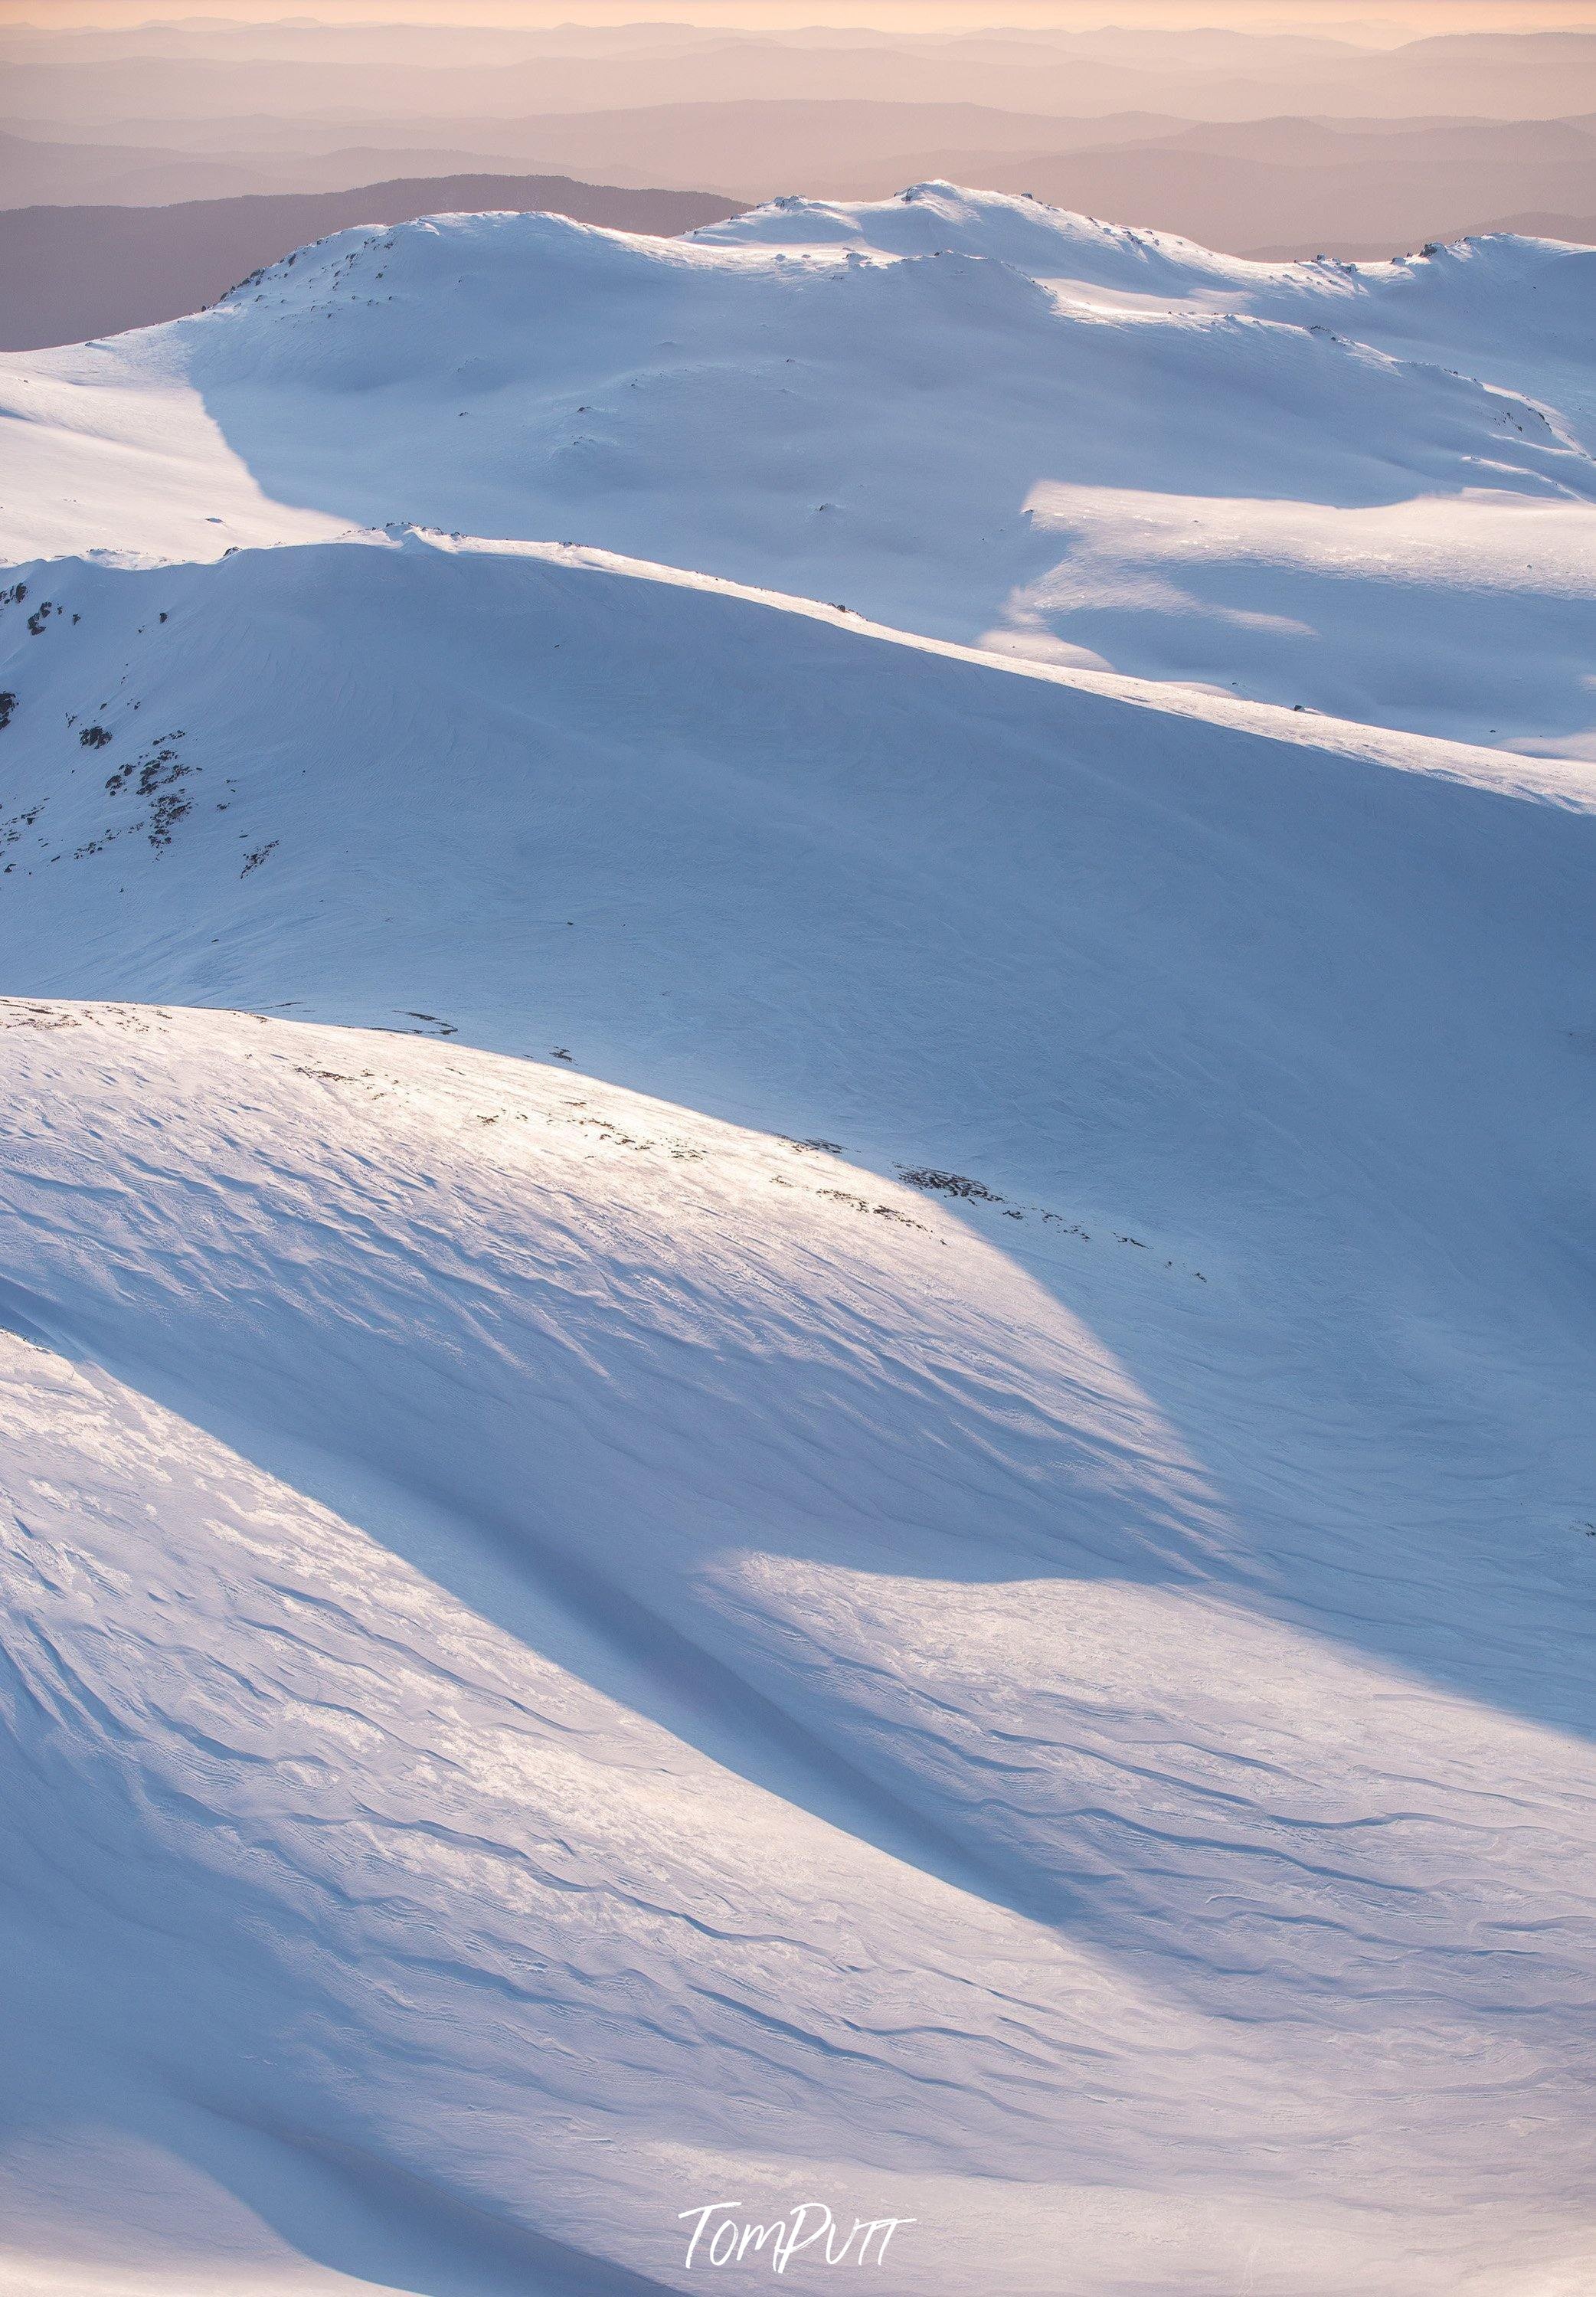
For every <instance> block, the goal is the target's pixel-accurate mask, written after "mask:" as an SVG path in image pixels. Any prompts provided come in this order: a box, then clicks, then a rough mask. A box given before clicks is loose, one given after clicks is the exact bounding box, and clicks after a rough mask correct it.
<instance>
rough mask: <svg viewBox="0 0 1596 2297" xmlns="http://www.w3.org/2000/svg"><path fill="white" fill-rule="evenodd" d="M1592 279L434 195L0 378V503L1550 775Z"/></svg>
mask: <svg viewBox="0 0 1596 2297" xmlns="http://www.w3.org/2000/svg"><path fill="white" fill-rule="evenodd" d="M789 241H790V242H791V243H790V244H789V243H787V242H789ZM1592 260H1593V259H1592V258H1590V257H1589V256H1587V255H1582V254H1581V253H1579V252H1578V251H1570V250H1567V249H1559V248H1557V247H1554V246H1551V245H1549V244H1546V243H1534V242H1516V243H1510V244H1507V243H1504V244H1503V245H1501V246H1493V245H1486V244H1481V245H1479V246H1477V247H1473V248H1464V249H1461V250H1449V251H1441V252H1440V253H1438V254H1437V255H1436V256H1435V257H1433V258H1431V257H1427V258H1424V259H1418V260H1415V261H1413V262H1411V263H1408V264H1405V265H1384V266H1370V267H1362V268H1357V267H1352V268H1349V267H1344V266H1313V265H1306V266H1304V265H1292V266H1257V265H1246V264H1238V263H1236V262H1234V261H1233V260H1231V259H1226V258H1218V257H1209V256H1206V255H1205V253H1204V251H1201V250H1197V249H1192V248H1189V247H1188V246H1187V245H1186V244H1185V243H1181V242H1178V241H1172V240H1166V239H1162V238H1160V237H1158V236H1157V235H1146V234H1133V233H1125V232H1121V231H1115V230H1113V229H1111V228H1110V227H1108V226H1098V225H1093V224H1090V223H1088V222H1087V221H1085V219H1083V218H1070V217H1059V216H1056V215H1054V214H1053V213H1052V212H1051V211H1050V210H1046V209H1043V208H1041V207H1039V206H1037V205H1036V204H1035V203H1033V202H1024V201H1018V200H1013V199H1008V198H1003V197H1000V196H999V195H996V194H984V193H954V192H952V191H951V190H950V189H949V188H947V187H936V186H932V187H926V190H925V192H924V193H923V194H921V195H917V196H915V197H912V198H907V199H906V200H904V201H900V202H884V203H879V204H877V205H876V206H864V207H860V208H856V209H850V210H839V209H835V208H831V207H819V208H816V207H804V206H797V207H794V206H790V205H789V206H784V207H780V208H777V209H773V210H760V211H758V212H756V213H755V214H754V215H753V216H752V217H749V218H740V219H739V220H738V222H737V224H736V226H732V227H728V231H727V232H725V233H721V232H720V231H718V230H716V231H712V232H711V233H708V234H705V235H700V236H699V237H698V238H696V239H694V240H691V241H684V242H679V243H662V242H658V241H642V240H633V239H628V238H626V237H625V236H623V235H617V234H613V233H605V232H601V231H596V230H594V229H591V228H589V227H587V226H580V225H572V224H569V223H566V222H564V221H563V220H561V219H559V218H549V217H537V216H488V217H452V218H448V217H446V218H432V219H431V220H428V221H424V222H422V223H418V224H413V225H406V226H399V227H398V228H396V229H394V230H391V231H388V232H382V233H378V232H359V231H356V232H348V233H343V234H340V235H337V236H336V237H335V238H333V239H332V240H329V241H326V242H324V243H320V244H319V245H317V246H316V247H314V248H310V249H307V250H304V251H301V252H300V254H299V255H298V256H296V257H293V258H291V259H288V260H287V261H286V262H285V263H284V264H282V265H279V266H277V267H276V268H274V269H273V270H272V271H270V272H268V273H267V274H265V275H263V276H261V277H260V278H259V279H258V280H256V281H253V282H251V283H249V284H247V285H246V286H245V287H244V288H243V289H242V290H241V291H240V292H239V293H238V294H237V295H235V296H234V298H232V299H230V300H229V301H227V302H226V303H224V304H223V305H222V306H220V307H219V308H218V309H217V310H215V311H212V312H209V313H206V314H203V315H202V316H201V317H197V318H195V319H193V320H185V321H181V322H177V323H176V324H175V325H172V326H169V327H163V328H157V329H152V330H149V331H146V332H145V333H143V334H139V335H134V336H128V337H125V338H121V339H119V341H117V342H112V343H108V344H100V345H90V346H86V347H84V348H81V349H78V350H72V351H63V352H59V353H50V354H45V355H38V354H29V355H26V356H21V355H19V356H16V357H12V358H10V359H8V360H5V361H4V362H0V406H3V407H4V408H5V409H6V410H7V411H8V412H9V413H10V414H11V416H12V417H13V420H12V422H10V423H9V424H4V427H3V428H0V506H4V515H5V531H6V533H7V535H8V537H9V538H10V543H11V548H12V554H13V556H15V558H16V560H17V561H18V563H19V564H20V563H23V562H25V561H27V560H28V559H29V558H32V557H36V556H53V555H57V554H61V553H72V552H78V551H81V550H84V549H86V548H93V547H99V548H103V547H108V546H110V547H120V548H123V549H127V550H131V551H135V552H143V553H148V554H154V555H157V556H169V557H193V556H218V555H220V553H221V552H222V551H223V550H225V549H226V548H228V547H237V546H239V545H247V544H251V543H262V542H276V541H303V540H309V539H316V538H317V537H318V536H323V535H331V534H334V533H337V532H339V531H342V530H343V529H344V528H346V527H347V526H349V525H350V524H351V523H353V524H357V525H361V526H373V525H375V526H380V525H383V524H384V523H388V522H390V521H394V520H398V521H400V522H414V523H420V524H423V525H427V526H437V527H441V528H444V529H447V530H451V531H454V530H457V531H462V532H466V533H475V534H487V535H502V536H506V537H514V538H520V539H549V538H562V537H569V538H571V539H574V540H576V541H580V542H582V543H588V544H592V545H595V546H597V547H603V548H607V549H611V550H615V551H619V552H621V553H623V554H626V555H629V556H638V557H642V558H646V559H651V560H655V561H659V562H662V563H666V564H675V565H679V566H684V567H688V568H694V569H697V570H699V571H702V572H708V573H712V574H719V575H723V576H727V577H728V578H730V579H731V580H736V581H739V582H744V583H750V584H753V585H755V586H759V587H769V588H773V589H779V590H783V591H786V592H787V593H790V594H793V595H797V596H802V597H814V598H819V599H838V600H841V601H842V602H843V603H844V604H846V605H849V606H851V607H854V608H856V609H858V610H860V611H861V612H863V613H867V614H868V615H870V616H872V617H873V618H875V619H876V620H878V621H882V622H889V623H892V624H894V625H896V626H898V627H901V628H908V629H912V630H921V631H924V632H926V633H927V634H929V635H933V636H935V637H939V638H950V639H953V640H955V641H958V642H961V643H966V644H970V643H976V644H990V645H998V646H1006V647H1010V648H1013V649H1015V650H1016V651H1020V652H1025V653H1031V654H1034V655H1041V656H1043V657H1046V658H1051V659H1056V660H1061V661H1066V662H1068V661H1074V662H1078V663H1084V664H1087V665H1088V666H1099V667H1107V668H1110V669H1113V670H1115V671H1119V672H1122V673H1123V674H1127V675H1131V676H1146V677H1153V678H1167V679H1176V680H1179V681H1181V682H1191V681H1197V682H1198V683H1202V684H1206V685H1208V686H1210V687H1214V688H1216V689H1222V690H1226V691H1230V690H1234V691H1237V692H1238V693H1241V694H1243V695H1246V696H1253V697H1255V698H1257V699H1261V700H1265V701H1269V702H1274V703H1279V704H1287V705H1289V704H1297V703H1301V704H1304V705H1305V706H1308V707H1312V708H1316V709H1320V710H1323V711H1328V712H1330V713H1331V714H1333V715H1337V716H1345V717H1353V718H1360V719H1363V720H1370V721H1372V722H1375V723H1380V724H1387V725H1395V726H1402V727H1406V728H1410V729H1413V730H1416V731H1423V732H1430V733H1437V734H1442V735H1444V736H1447V737H1452V738H1465V739H1469V740H1478V741H1484V742H1488V743H1492V744H1493V745H1500V746H1504V747H1512V748H1517V749H1519V750H1521V751H1527V752H1531V753H1536V752H1538V753H1545V754H1552V755H1556V754H1559V753H1563V754H1574V755H1580V754H1584V753H1586V752H1587V751H1588V750H1589V749H1590V747H1591V746H1592V742H1593V741H1596V734H1593V732H1592V727H1593V724H1596V720H1593V716H1592V694H1591V689H1590V687H1589V685H1588V683H1587V678H1588V663H1587V661H1586V647H1585V643H1584V631H1585V628H1586V625H1587V622H1588V620H1589V617H1590V615H1591V613H1592V607H1593V605H1596V597H1593V593H1592V583H1593V582H1596V577H1593V576H1592V572H1591V569H1592V565H1596V465H1593V464H1592V460H1591V457H1590V454H1589V451H1588V449H1589V446H1590V442H1591V440H1592V437H1593V436H1596V432H1592V428H1591V423H1590V417H1591V414H1592V405H1591V402H1590V400H1589V399H1588V398H1587V397H1585V396H1584V395H1583V394H1584V391H1586V390H1588V371H1589V363H1590V356H1591V350H1590V334H1591V322H1590V318H1589V310H1590V309H1591V307H1592V300H1591V298H1590V297H1589V293H1588V289H1589V281H1590V269H1591V263H1592ZM1582 375H1584V377H1585V378H1586V380H1585V382H1584V384H1582V383H1581V381H1580V378H1581V376H1582ZM1299 512H1300V516H1299V515H1296V514H1297V513H1299Z"/></svg>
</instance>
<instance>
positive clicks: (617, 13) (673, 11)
mask: <svg viewBox="0 0 1596 2297" xmlns="http://www.w3.org/2000/svg"><path fill="white" fill-rule="evenodd" d="M186 16H195V17H210V18H211V19H213V20H214V19H216V18H218V17H228V18H232V19H234V20H235V21H240V22H262V21H267V22H269V21H284V20H297V21H300V22H304V21H307V20H313V21H321V22H324V23H335V24H360V23H370V24H394V23H412V24H450V23H454V24H462V25H465V24H477V25H489V24H492V25H515V24H526V25H536V24H570V23H588V24H605V23H612V24H613V23H629V24H636V23H646V22H654V21H663V22H669V23H696V24H706V25H708V24H712V25H718V26H723V27H731V26H747V27H749V28H750V29H758V28H766V29H783V28H791V27H794V26H798V25H815V26H823V25H834V26H840V25H870V26H878V27H881V28H884V29H894V30H899V31H947V30H951V29H957V28H958V27H959V26H962V25H970V26H977V25H987V26H991V25H1014V26H1027V25H1030V26H1035V25H1057V26H1082V27H1085V26H1091V25H1103V24H1118V25H1136V24H1146V25H1148V27H1152V26H1155V25H1159V24H1165V25H1196V24H1202V25H1219V26H1227V27H1230V28H1233V29H1238V30H1240V29H1249V30H1276V31H1285V30H1297V31H1308V30H1312V31H1316V32H1339V33H1340V34H1341V35H1342V36H1343V37H1348V38H1353V39H1367V40H1368V41H1370V44H1371V45H1382V46H1383V45H1387V44H1388V43H1390V42H1392V41H1393V40H1397V39H1401V38H1403V37H1408V38H1414V37H1422V36H1423V35H1424V34H1426V33H1433V32H1445V31H1464V30H1471V31H1483V30H1489V29H1508V28H1510V27H1516V28H1519V29H1532V28H1534V27H1536V26H1543V27H1551V26H1564V27H1571V26H1576V25H1577V26H1581V27H1584V26H1591V27H1596V0H1378V4H1373V5H1370V4H1359V0H1343V4H1340V5H1337V4H1336V0H297V4H296V0H0V26H4V25H23V24H26V25H30V26H34V27H37V28H59V29H66V28H68V27H70V26H71V25H75V24H85V25H86V24H95V25H101V26H109V25H114V26H118V27H120V28H123V29H128V28H131V27H133V26H135V25H144V24H152V23H161V22H167V23H169V22H172V21H175V20H178V19H181V18H183V17H186Z"/></svg>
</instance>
